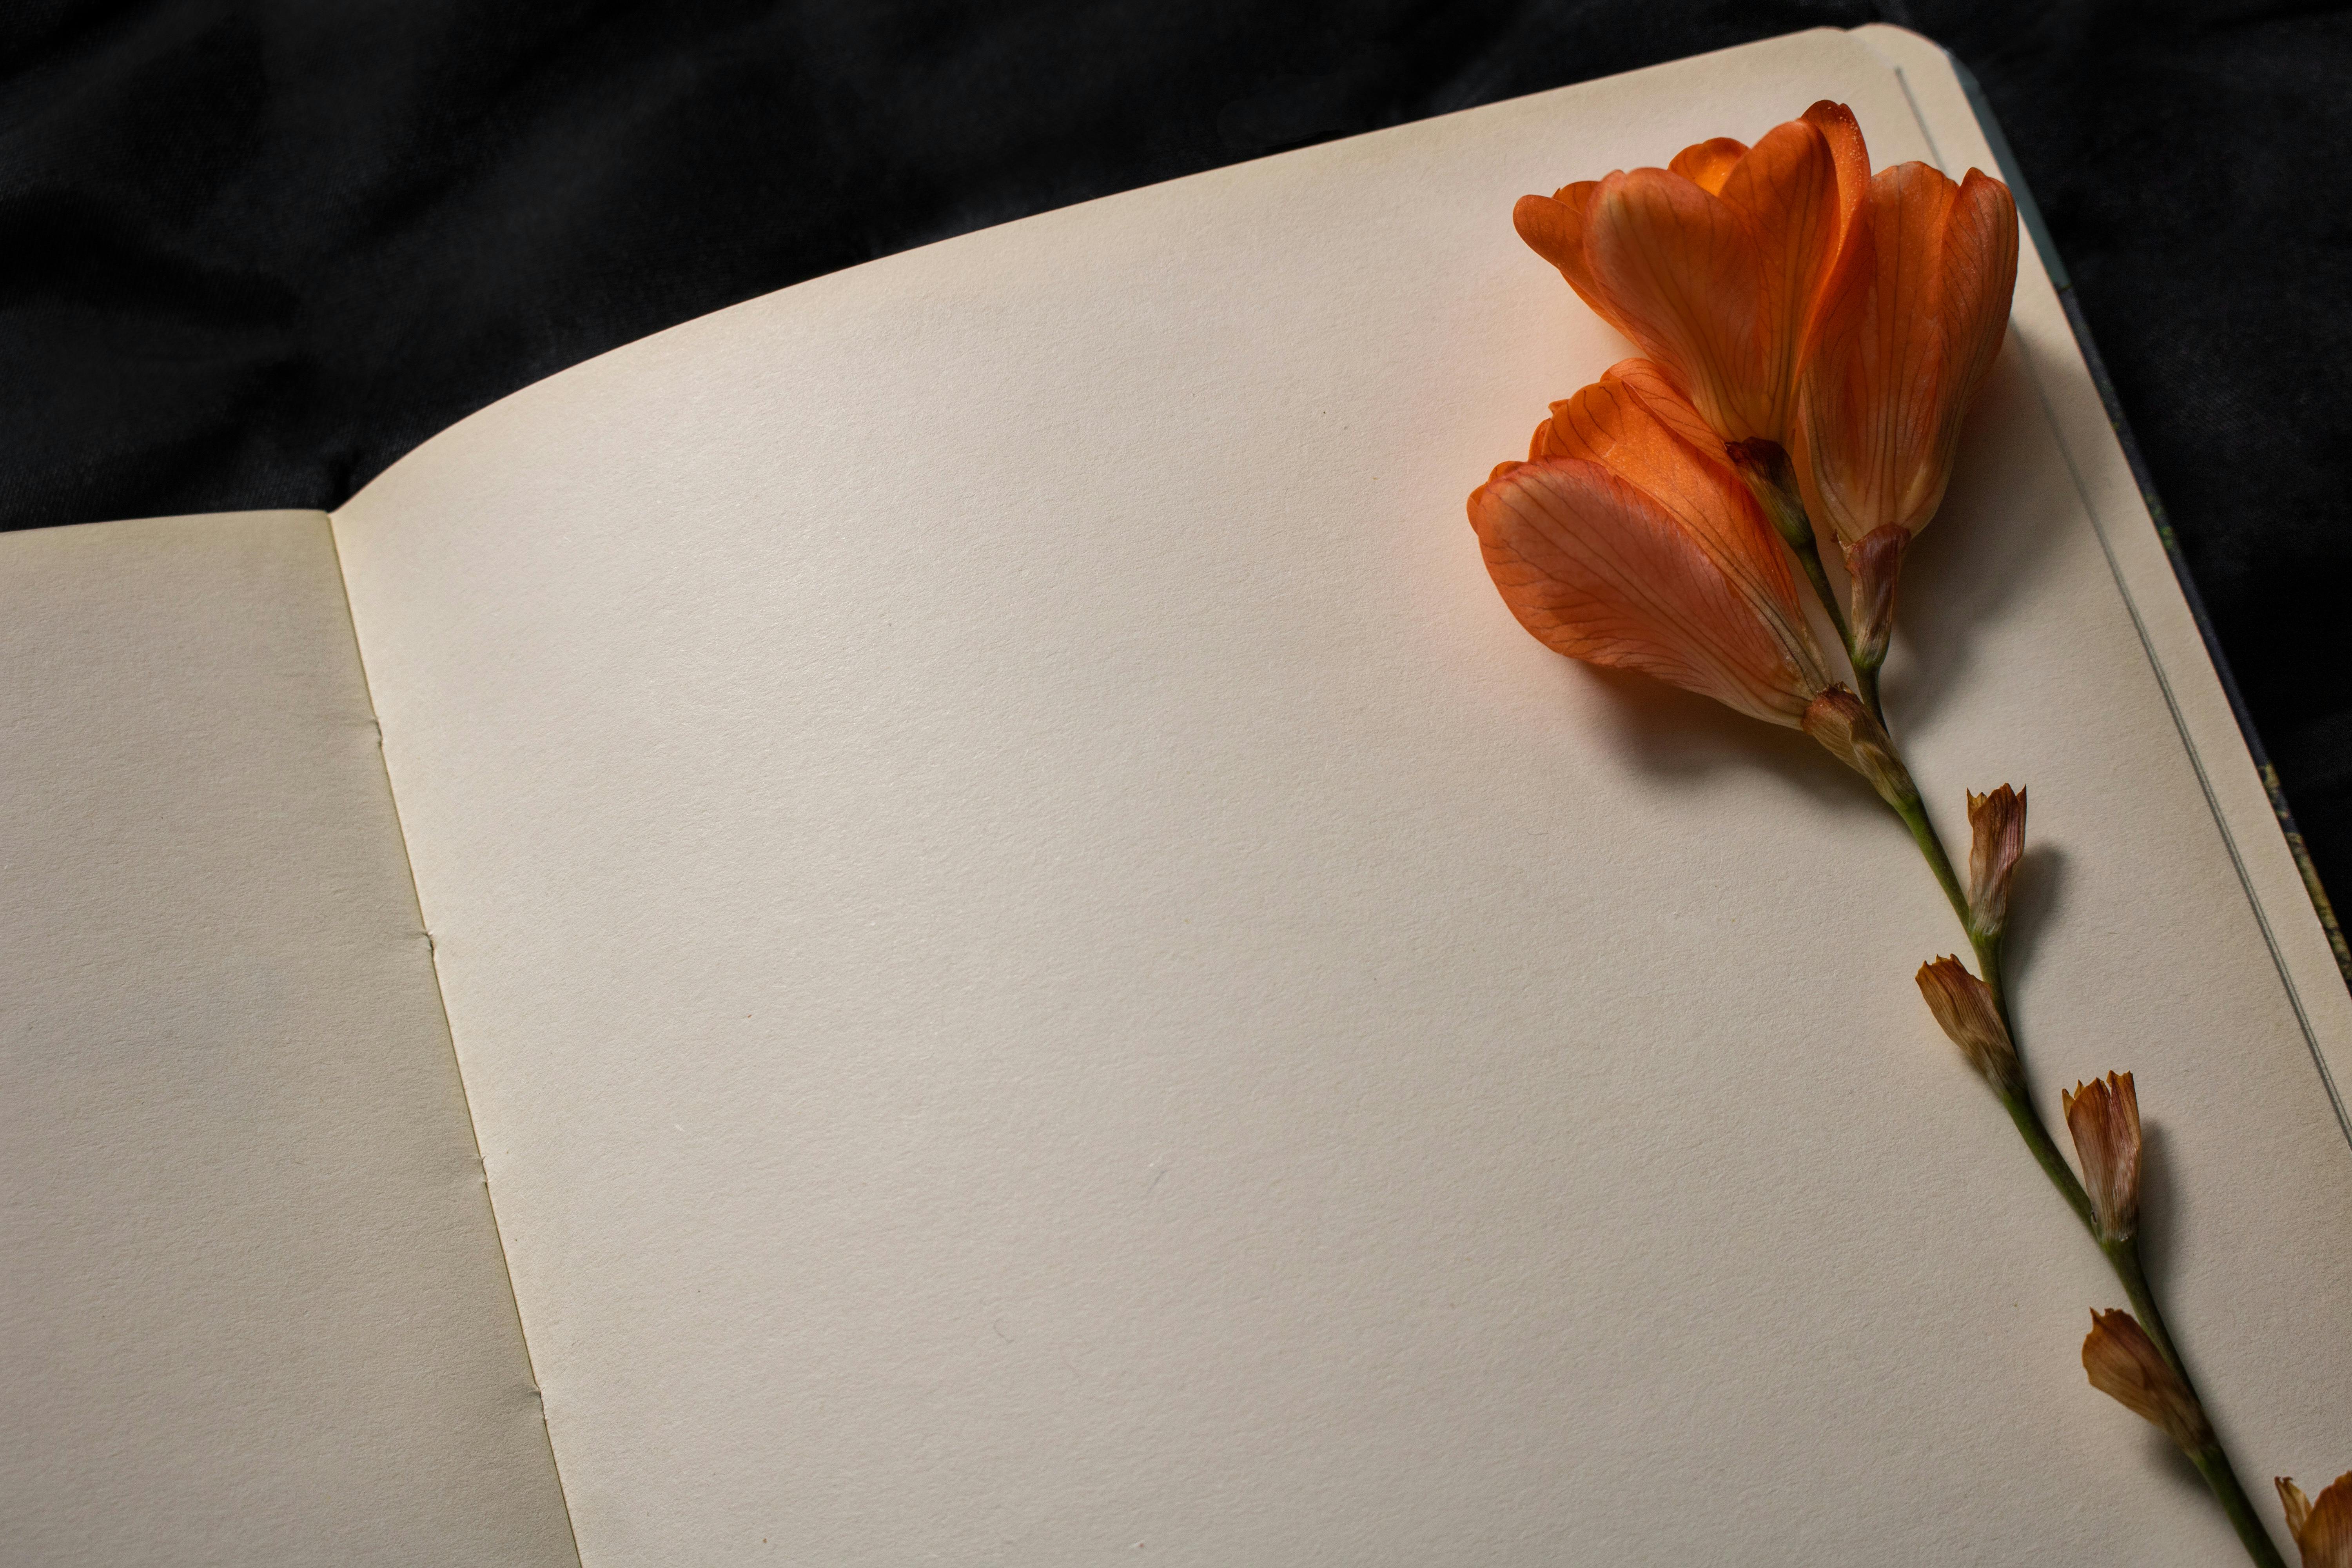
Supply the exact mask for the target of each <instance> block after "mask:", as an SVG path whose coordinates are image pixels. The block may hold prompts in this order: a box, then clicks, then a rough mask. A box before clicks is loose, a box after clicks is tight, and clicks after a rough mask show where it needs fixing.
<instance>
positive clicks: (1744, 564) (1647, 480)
mask: <svg viewBox="0 0 2352 1568" xmlns="http://www.w3.org/2000/svg"><path fill="white" fill-rule="evenodd" d="M1551 410H1552V416H1551V420H1550V423H1549V434H1548V435H1546V436H1543V437H1540V439H1541V441H1542V444H1543V447H1544V452H1545V455H1546V456H1548V457H1555V458H1585V459H1588V460H1590V461H1592V462H1596V463H1599V464H1601V466H1602V467H1604V468H1609V469H1611V470H1612V471H1613V472H1615V473H1616V474H1618V475H1620V476H1621V477H1622V478H1624V479H1629V480H1631V481H1632V482H1633V484H1634V485H1635V486H1636V487H1638V488H1639V489H1641V490H1642V491H1643V494H1645V495H1647V496H1648V497H1649V498H1650V499H1651V500H1654V501H1655V502H1657V503H1658V504H1659V505H1660V506H1663V507H1664V508H1665V510H1667V511H1668V512H1670V513H1672V514H1673V515H1674V518H1675V521H1677V522H1679V523H1681V524H1682V525H1683V527H1684V529H1685V530H1686V531H1688V532H1689V533H1690V534H1691V535H1692V537H1693V538H1695V539H1696V540H1697V541H1698V542H1699V544H1700V546H1701V547H1702V548H1704V549H1705V550H1706V552H1707V554H1708V555H1709V556H1710V557H1712V558H1713V560H1714V561H1715V563H1716V565H1717V568H1719V569H1720V570H1721V571H1722V572H1723V573H1724V574H1725V575H1726V576H1727V577H1730V578H1731V579H1732V580H1733V581H1734V582H1736V583H1738V584H1739V586H1740V590H1741V592H1742V593H1744V594H1745V595H1747V596H1748V598H1749V599H1750V600H1751V601H1752V602H1753V603H1755V604H1756V605H1759V607H1760V608H1761V610H1762V613H1764V614H1766V615H1767V616H1777V615H1778V613H1779V610H1778V606H1780V605H1795V604H1796V603H1797V602H1798V601H1797V588H1796V579H1795V578H1794V577H1792V576H1791V575H1790V572H1789V563H1788V555H1787V552H1785V551H1783V550H1781V549H1780V546H1779V545H1778V544H1777V543H1776V542H1775V540H1774V536H1773V534H1772V532H1771V525H1770V524H1769V523H1768V522H1767V521H1765V519H1764V514H1763V513H1762V512H1761V511H1760V510H1758V508H1757V505H1756V500H1755V498H1754V497H1753V496H1752V495H1751V494H1749V492H1748V487H1747V485H1746V484H1745V483H1743V482H1742V481H1741V480H1740V479H1739V477H1738V474H1736V473H1735V472H1734V471H1733V470H1732V468H1731V467H1730V465H1729V463H1728V462H1727V460H1726V459H1725V457H1724V453H1723V443H1722V442H1721V441H1720V440H1718V439H1717V437H1716V435H1715V433H1714V432H1713V431H1712V430H1710V429H1708V428H1707V426H1706V423H1705V422H1704V421H1702V420H1701V419H1700V418H1699V416H1698V413H1697V411H1696V409H1694V408H1692V407H1691V405H1689V404H1688V403H1687V402H1685V400H1684V398H1683V396H1682V395H1681V394H1680V393H1678V392H1676V391H1675V388H1674V387H1673V385H1672V384H1669V383H1668V382H1667V381H1666V379H1665V377H1664V375H1663V374H1661V373H1660V372H1659V370H1658V368H1657V366H1655V365H1654V364H1652V363H1649V362H1648V361H1647V360H1638V359H1630V360H1624V361H1622V362H1620V363H1617V364H1616V365H1614V366H1612V367H1611V369H1610V370H1609V372H1608V374H1605V375H1603V376H1602V377H1601V380H1600V381H1599V382H1597V383H1595V384H1593V385H1591V386H1588V387H1586V388H1585V389H1584V390H1583V391H1581V392H1580V393H1578V394H1577V395H1575V396H1574V397H1571V398H1570V399H1568V400H1567V401H1566V402H1563V403H1555V404H1553V405H1551ZM1802 626H1803V617H1802V616H1801V615H1799V616H1796V617H1795V618H1794V621H1793V623H1792V624H1791V625H1790V626H1786V627H1784V628H1782V631H1783V633H1784V635H1786V636H1788V637H1792V638H1793V637H1807V638H1810V637H1811V633H1810V632H1809V631H1805V630H1803V629H1802Z"/></svg>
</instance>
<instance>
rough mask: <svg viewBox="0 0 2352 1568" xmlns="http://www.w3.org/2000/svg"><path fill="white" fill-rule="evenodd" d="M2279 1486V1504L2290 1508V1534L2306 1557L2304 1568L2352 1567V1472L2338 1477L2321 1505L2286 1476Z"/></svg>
mask: <svg viewBox="0 0 2352 1568" xmlns="http://www.w3.org/2000/svg"><path fill="white" fill-rule="evenodd" d="M2277 1486H2278V1494H2279V1501H2280V1502H2282V1503H2284V1505H2286V1532H2287V1533H2288V1534H2289V1535H2291V1536H2293V1537H2294V1546H2295V1550H2296V1551H2297V1552H2301V1553H2302V1554H2303V1568H2352V1471H2347V1472H2346V1473H2345V1474H2343V1475H2340V1476H2338V1477H2336V1480H2335V1484H2333V1485H2332V1486H2330V1487H2329V1488H2328V1489H2326V1491H2323V1492H2321V1493H2320V1494H2319V1500H2318V1501H2317V1502H2313V1501H2312V1500H2310V1499H2309V1498H2306V1497H2305V1496H2304V1495H2303V1489H2302V1488H2301V1487H2298V1486H2296V1485H2295V1484H2294V1481H2293V1480H2291V1479H2288V1478H2287V1477H2285V1476H2281V1477H2279V1478H2278V1481H2277Z"/></svg>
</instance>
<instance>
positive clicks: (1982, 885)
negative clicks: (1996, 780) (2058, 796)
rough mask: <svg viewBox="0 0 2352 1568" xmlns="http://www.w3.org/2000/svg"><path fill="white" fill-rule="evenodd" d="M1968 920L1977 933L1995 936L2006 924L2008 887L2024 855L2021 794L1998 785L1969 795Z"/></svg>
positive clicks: (2023, 819) (2022, 794)
mask: <svg viewBox="0 0 2352 1568" xmlns="http://www.w3.org/2000/svg"><path fill="white" fill-rule="evenodd" d="M1969 835H1970V836H1971V838H1972V842H1971V843H1970V844H1969V919H1970V920H1971V921H1973V922H1974V923H1975V925H1976V928H1977V934H1978V935H1979V936H1985V937H1997V936H1999V935H2000V933H2001V932H2002V931H2004V930H2005V929H2007V927H2008V925H2009V885H2010V883H2011V880H2013V879H2015V877H2016V875H2017V862H2018V861H2019V860H2020V859H2021V858H2023V856H2024V854H2025V792H2024V791H2023V790H2021V789H2011V788H2010V787H2009V786H2008V785H2007V784H2003V785H2001V786H2000V788H1999V789H1997V790H1995V791H1993V792H1992V793H1991V794H1990V795H1977V794H1974V793H1971V794H1970V795H1969Z"/></svg>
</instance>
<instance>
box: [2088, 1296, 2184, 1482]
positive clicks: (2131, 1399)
mask: <svg viewBox="0 0 2352 1568" xmlns="http://www.w3.org/2000/svg"><path fill="white" fill-rule="evenodd" d="M2083 1370H2084V1373H2088V1374H2089V1376H2090V1379H2091V1386H2092V1387H2093V1388H2095V1389H2097V1390H2098V1391H2099V1392H2100V1393H2101V1394H2105V1395H2106V1396H2107V1397H2108V1398H2110V1399H2113V1400H2115V1401H2116V1403H2117V1404H2119V1405H2123V1406H2124V1408H2126V1410H2129V1411H2130V1412H2131V1413H2132V1414H2134V1415H2137V1416H2139V1417H2140V1418H2141V1419H2142V1420H2145V1421H2147V1422H2150V1423H2152V1424H2153V1425H2155V1426H2158V1427H2160V1428H2162V1430H2163V1432H2164V1435H2165V1436H2168V1437H2170V1438H2171V1439H2172V1440H2173V1441H2174V1442H2176V1443H2178V1444H2179V1445H2180V1449H2181V1452H2183V1453H2185V1454H2190V1455H2194V1454H2195V1453H2197V1451H2198V1450H2200V1448H2208V1447H2212V1445H2213V1428H2212V1427H2211V1426H2210V1425H2209V1424H2208V1423H2207V1422H2206V1419H2205V1408H2204V1406H2202V1405H2199V1404H2198V1403H2197V1396H2196V1395H2195V1394H2191V1393H2189V1385H2188V1384H2186V1383H2183V1382H2182V1381H2181V1380H2180V1374H2179V1373H2177V1372H2175V1371H2173V1370H2172V1367H2171V1364H2170V1363H2168V1362H2167V1361H2166V1360H2165V1359H2164V1357H2163V1356H2162V1355H2161V1354H2159V1353H2158V1351H2157V1348H2156V1343H2155V1342H2154V1341H2152V1340H2150V1339H2149V1338H2148V1337H2147V1330H2146V1329H2143V1328H2141V1327H2140V1326H2139V1320H2138V1319H2137V1318H2135V1317H2133V1316H2132V1315H2131V1314H2130V1313H2129V1312H2123V1311H2108V1312H2093V1313H2092V1314H2091V1332H2090V1336H2089V1337H2088V1338H2087V1339H2085V1340H2084V1342H2083Z"/></svg>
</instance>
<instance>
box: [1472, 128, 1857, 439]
mask: <svg viewBox="0 0 2352 1568" xmlns="http://www.w3.org/2000/svg"><path fill="white" fill-rule="evenodd" d="M1869 178H1870V158H1869V154H1868V153H1867V152H1866V151H1865V150H1864V146H1863V140H1862V132H1861V129H1860V128H1859V127H1858V126H1856V125H1855V123H1854V119H1853V113H1852V112H1851V111H1849V110H1847V109H1846V107H1845V106H1844V105H1843V104H1841V103H1829V102H1822V103H1817V104H1815V105H1813V107H1812V108H1811V109H1809V110H1806V111H1805V115H1804V118H1803V119H1801V120H1792V121H1789V122H1788V123H1787V124H1785V125H1776V126H1774V127H1773V128H1772V129H1771V130H1770V131H1769V132H1766V133H1765V135H1764V139H1763V140H1762V141H1760V142H1757V143H1756V145H1755V146H1753V147H1744V146H1742V145H1740V143H1738V142H1734V141H1732V140H1730V139H1729V138H1727V137H1719V138H1717V139H1716V140H1715V141H1712V142H1700V143H1698V144H1697V145H1696V146H1693V147H1685V148H1684V149H1683V150H1682V152H1681V153H1677V154H1676V155H1675V160H1674V162H1673V163H1670V164H1668V165H1667V166H1666V167H1665V168H1664V169H1635V170H1633V172H1632V173H1630V174H1628V173H1626V172H1624V171H1622V170H1620V171H1618V172H1616V173H1614V174H1610V175H1609V176H1608V177H1607V178H1606V179H1601V180H1584V181H1580V182H1579V183H1578V184H1572V185H1563V186H1561V187H1560V188H1559V190H1558V191H1556V192H1554V193H1553V194H1552V195H1549V196H1522V197H1520V198H1519V203H1518V205H1517V208H1516V209H1515V210H1514V211H1513V212H1512V214H1511V221H1512V224H1513V226H1516V227H1517V229H1518V231H1519V237H1520V238H1522V239H1524V240H1526V241H1527V242H1528V245H1529V246H1530V247H1533V248H1534V249H1535V251H1536V253H1537V254H1538V255H1539V256H1541V257H1542V258H1544V259H1545V260H1546V261H1549V262H1550V263H1551V264H1552V265H1553V266H1554V267H1557V268H1559V271H1560V275H1561V276H1562V277H1564V278H1566V279H1568V283H1569V287H1570V288H1571V289H1575V290H1576V292H1577V295H1578V296H1579V297H1580V299H1582V300H1584V302H1585V303H1586V304H1588V305H1590V306H1591V307H1592V309H1593V310H1595V311H1597V312H1598V313H1599V314H1600V316H1601V320H1602V321H1607V322H1608V323H1609V324H1610V325H1611V326H1612V327H1615V328H1616V329H1617V330H1618V331H1621V332H1622V333H1624V334H1625V335H1626V336H1627V337H1628V338H1631V339H1632V340H1633V342H1634V343H1635V344H1637V345H1638V346H1639V347H1640V348H1641V350H1642V352H1643V353H1644V354H1646V355H1648V356H1649V357H1650V358H1651V359H1653V360H1654V361H1656V362H1657V363H1658V364H1660V365H1661V366H1663V367H1664V369H1665V371H1666V374H1668V375H1669V376H1671V377H1672V378H1673V380H1674V382H1675V384H1676V385H1677V386H1679V387H1680V388H1681V389H1682V391H1683V392H1684V394H1685V395H1686V396H1687V397H1688V398H1689V399H1690V401H1691V403H1692V405H1694V406H1696V408H1697V410H1698V413H1699V416H1700V417H1701V418H1702V419H1703V420H1705V421H1706V424H1707V426H1709V427H1710V428H1712V429H1713V430H1714V431H1715V433H1716V434H1717V436H1718V437H1722V439H1724V440H1725V441H1727V442H1737V441H1748V440H1761V441H1769V442H1773V443H1776V444H1779V445H1781V446H1786V445H1787V444H1788V442H1789V439H1790V427H1791V425H1792V422H1793V417H1794V406H1795V405H1794V394H1795V387H1796V384H1797V377H1798V373H1799V370H1800V368H1801V364H1800V360H1801V354H1802V352H1803V347H1804V338H1805V329H1806V325H1807V323H1808V321H1810V320H1811V315H1812V311H1813V308H1814V303H1815V300H1816V299H1817V297H1818V296H1819V295H1820V293H1821V290H1822V287H1823V285H1824V283H1825V282H1826V280H1827V279H1828V277H1829V274H1830V270H1831V268H1832V265H1833V264H1834V263H1835V261H1836V259H1837V258H1838V254H1839V247H1840V242H1841V239H1842V237H1843V231H1844V229H1845V226H1846V222H1847V218H1848V216H1849V215H1850V214H1851V213H1852V212H1853V210H1854V207H1855V205H1856V204H1857V203H1858V202H1859V201H1860V200H1861V196H1862V191H1863V187H1864V184H1866V183H1867V182H1868V180H1869Z"/></svg>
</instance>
